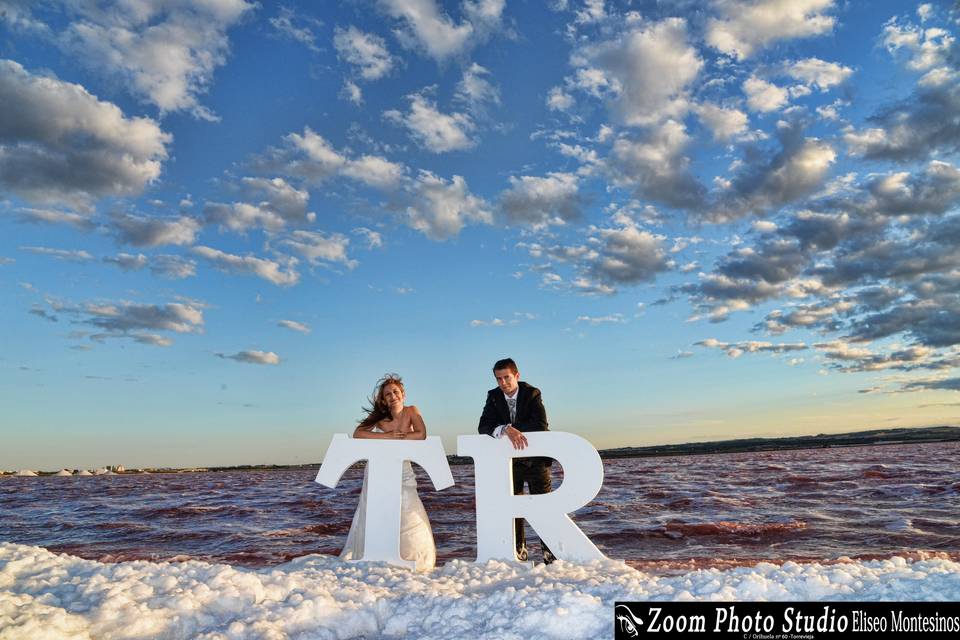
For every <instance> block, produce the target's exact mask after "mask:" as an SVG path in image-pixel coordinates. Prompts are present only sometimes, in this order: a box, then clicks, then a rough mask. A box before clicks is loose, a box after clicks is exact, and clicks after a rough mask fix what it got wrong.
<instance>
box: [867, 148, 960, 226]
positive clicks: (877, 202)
mask: <svg viewBox="0 0 960 640" xmlns="http://www.w3.org/2000/svg"><path fill="white" fill-rule="evenodd" d="M868 189H869V191H870V194H871V195H872V196H873V198H872V200H871V201H870V203H869V206H870V208H871V209H873V210H874V211H876V212H878V213H882V214H885V215H902V214H911V215H913V214H942V213H946V212H947V211H948V210H950V209H953V208H954V207H956V206H957V205H958V204H960V170H958V169H957V167H955V166H953V165H952V164H950V163H947V162H941V161H939V160H934V161H932V162H930V163H929V164H928V165H927V166H926V168H925V169H924V170H922V172H917V173H908V172H906V171H900V172H897V173H892V174H889V175H886V176H883V177H880V178H877V179H875V180H873V181H872V182H870V183H869V184H868Z"/></svg>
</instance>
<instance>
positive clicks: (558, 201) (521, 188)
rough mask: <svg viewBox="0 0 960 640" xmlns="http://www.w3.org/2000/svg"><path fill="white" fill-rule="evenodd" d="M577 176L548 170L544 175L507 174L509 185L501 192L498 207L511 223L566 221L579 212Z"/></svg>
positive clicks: (578, 214) (532, 223)
mask: <svg viewBox="0 0 960 640" xmlns="http://www.w3.org/2000/svg"><path fill="white" fill-rule="evenodd" d="M578 188H579V184H578V179H577V176H576V175H574V174H572V173H549V174H547V175H546V176H544V177H542V178H541V177H537V176H520V177H519V178H518V177H515V176H511V177H510V188H509V189H507V190H506V191H504V192H503V193H502V194H501V195H500V207H501V211H502V212H503V215H504V217H505V218H506V220H507V221H508V222H510V223H511V224H530V225H543V224H550V223H561V224H562V223H565V222H570V221H573V220H576V219H578V218H579V217H580V215H581V204H582V197H581V195H580V193H579V191H578Z"/></svg>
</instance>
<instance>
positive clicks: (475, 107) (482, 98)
mask: <svg viewBox="0 0 960 640" xmlns="http://www.w3.org/2000/svg"><path fill="white" fill-rule="evenodd" d="M489 76H490V71H489V70H487V69H486V68H484V67H481V66H480V65H479V64H477V63H476V62H474V63H473V64H471V65H470V67H468V68H467V69H466V70H465V71H464V72H463V79H462V80H460V82H459V83H458V84H457V92H456V94H455V95H454V100H456V101H457V102H460V103H462V104H464V105H466V107H467V110H468V111H470V113H473V114H475V115H478V116H482V115H485V114H486V106H487V105H488V104H490V105H499V104H500V90H499V89H498V88H497V87H496V85H494V84H493V83H492V82H491V81H490V80H489V79H488V78H489Z"/></svg>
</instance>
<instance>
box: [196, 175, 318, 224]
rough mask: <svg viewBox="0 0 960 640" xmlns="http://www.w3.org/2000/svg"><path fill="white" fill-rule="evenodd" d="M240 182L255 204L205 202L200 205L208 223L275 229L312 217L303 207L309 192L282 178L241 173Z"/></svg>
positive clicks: (313, 218)
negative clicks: (248, 175) (251, 175)
mask: <svg viewBox="0 0 960 640" xmlns="http://www.w3.org/2000/svg"><path fill="white" fill-rule="evenodd" d="M240 186H241V188H242V189H243V191H244V192H245V194H246V195H247V196H248V197H249V198H251V199H256V200H258V201H257V202H256V203H255V204H252V203H249V202H233V203H231V204H224V203H220V202H208V203H206V204H205V205H204V207H203V214H204V218H205V219H206V222H207V223H208V224H219V225H220V227H221V228H224V229H229V230H231V231H241V232H242V231H246V230H247V229H250V228H252V227H262V228H264V229H267V230H268V231H273V232H276V231H280V230H281V229H283V228H284V227H285V226H287V225H288V224H294V225H303V224H306V223H308V222H313V221H314V220H316V217H317V216H316V214H315V213H313V212H308V211H307V204H308V202H309V199H310V196H309V193H308V192H307V191H306V190H301V189H297V188H295V187H293V186H292V185H290V184H289V183H288V182H287V181H286V180H284V179H283V178H272V179H267V178H257V177H245V178H243V179H242V180H241V181H240Z"/></svg>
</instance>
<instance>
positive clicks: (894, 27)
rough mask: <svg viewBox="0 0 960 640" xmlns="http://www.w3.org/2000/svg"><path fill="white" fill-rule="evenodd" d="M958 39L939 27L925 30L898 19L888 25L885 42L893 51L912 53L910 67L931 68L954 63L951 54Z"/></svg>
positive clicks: (921, 69) (908, 64) (888, 48)
mask: <svg viewBox="0 0 960 640" xmlns="http://www.w3.org/2000/svg"><path fill="white" fill-rule="evenodd" d="M955 42H956V38H954V36H953V34H951V33H950V32H949V31H946V30H944V29H939V28H930V29H923V28H920V27H917V26H916V25H913V24H901V23H900V22H898V21H897V19H896V18H893V19H891V20H890V21H889V22H887V24H886V25H884V29H883V44H884V46H886V48H887V51H889V52H890V53H891V54H897V53H899V52H901V51H904V52H906V53H907V54H908V56H909V59H908V60H907V67H908V68H910V69H913V70H915V71H928V70H930V69H934V68H936V67H944V66H948V65H949V64H950V55H951V51H952V50H953V46H954V43H955Z"/></svg>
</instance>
